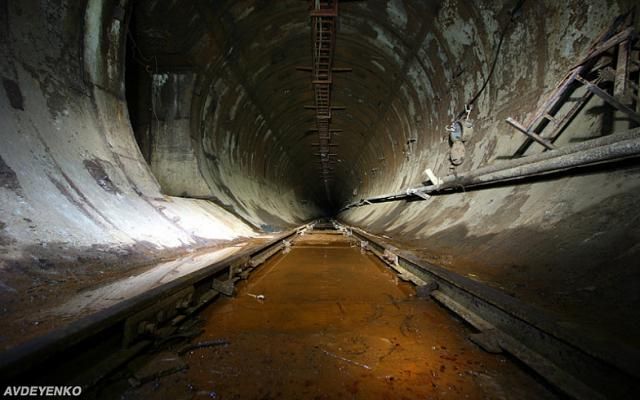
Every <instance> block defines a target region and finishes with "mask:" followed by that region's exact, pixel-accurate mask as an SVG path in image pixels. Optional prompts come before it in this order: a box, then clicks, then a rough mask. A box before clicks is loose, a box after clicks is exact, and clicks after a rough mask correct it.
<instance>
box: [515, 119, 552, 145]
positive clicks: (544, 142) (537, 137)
mask: <svg viewBox="0 0 640 400" xmlns="http://www.w3.org/2000/svg"><path fill="white" fill-rule="evenodd" d="M506 121H507V123H508V124H509V125H511V126H513V127H514V128H516V129H517V130H519V131H520V132H522V133H524V134H525V135H527V136H529V137H530V138H531V139H533V140H535V141H536V142H538V143H540V144H541V145H543V146H544V147H546V148H547V149H549V150H553V149H555V146H554V145H552V144H551V143H549V141H548V140H547V139H544V138H542V137H540V135H538V134H537V133H535V132H533V131H530V130H528V129H527V128H525V127H524V126H522V125H520V123H518V122H517V121H515V120H514V119H513V118H511V117H509V118H507V119H506Z"/></svg>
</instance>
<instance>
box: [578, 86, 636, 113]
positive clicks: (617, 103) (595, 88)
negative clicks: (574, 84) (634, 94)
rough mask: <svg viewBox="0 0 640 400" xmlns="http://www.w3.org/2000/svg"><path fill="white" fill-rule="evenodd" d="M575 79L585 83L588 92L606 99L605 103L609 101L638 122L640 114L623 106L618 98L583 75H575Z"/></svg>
mask: <svg viewBox="0 0 640 400" xmlns="http://www.w3.org/2000/svg"><path fill="white" fill-rule="evenodd" d="M576 80H577V81H578V82H580V83H582V84H583V85H585V86H586V87H587V90H589V91H590V92H592V93H593V94H595V95H596V96H598V97H600V98H601V99H602V100H604V101H606V102H607V103H609V104H610V105H612V106H613V107H615V108H617V109H618V110H620V111H622V112H623V113H625V114H627V116H628V117H629V118H630V119H632V120H633V121H634V122H636V123H638V124H640V114H638V113H636V112H635V111H633V110H632V109H630V108H629V107H627V106H625V105H624V104H622V103H621V102H620V101H619V100H618V99H616V98H615V97H613V96H611V95H610V94H609V93H607V92H605V91H604V90H602V89H600V88H599V87H598V86H597V85H595V84H593V83H591V82H589V81H588V80H586V79H584V78H583V77H581V76H578V77H576Z"/></svg>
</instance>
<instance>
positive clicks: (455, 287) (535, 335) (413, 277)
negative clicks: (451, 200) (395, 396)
mask: <svg viewBox="0 0 640 400" xmlns="http://www.w3.org/2000/svg"><path fill="white" fill-rule="evenodd" d="M338 225H339V224H338ZM343 230H345V231H347V232H348V234H351V235H353V236H355V237H357V238H358V239H360V240H361V245H362V246H363V247H365V248H368V249H369V250H371V251H372V252H373V253H374V254H375V255H376V256H378V257H379V258H380V259H381V260H382V261H383V262H385V263H387V264H388V265H390V266H391V267H392V268H393V269H395V270H396V271H397V272H398V273H399V274H400V277H401V278H403V279H407V280H410V281H413V282H414V283H416V282H417V283H418V285H419V286H420V285H425V287H429V288H430V292H429V295H430V296H431V297H432V298H433V299H435V300H436V301H438V302H439V303H440V304H442V305H443V306H445V307H446V308H448V309H449V310H451V311H453V312H454V313H455V314H457V315H458V316H460V317H461V318H462V319H464V320H465V321H467V322H468V323H469V324H470V325H472V326H473V327H474V328H476V329H477V330H479V331H480V332H481V333H480V334H479V335H480V336H481V337H482V338H481V339H480V341H481V342H488V343H493V345H494V346H497V351H499V352H501V351H504V352H507V353H509V354H511V355H513V356H514V357H516V358H518V359H519V360H521V361H522V362H523V363H525V364H526V365H527V366H529V367H530V368H531V369H533V370H534V371H535V372H536V373H538V374H539V375H540V376H542V377H543V378H544V379H546V380H547V381H548V382H549V383H551V384H552V385H554V386H555V387H557V388H558V389H559V390H561V391H562V392H564V393H565V394H567V395H569V396H570V397H572V398H576V399H606V398H632V397H633V396H634V393H639V392H640V380H639V378H640V363H639V361H640V352H639V351H638V350H637V349H636V348H631V347H629V346H626V345H624V344H622V343H619V342H616V341H610V340H606V341H605V340H602V339H596V338H594V337H590V336H589V334H588V333H587V334H585V332H584V331H583V330H577V329H568V328H566V327H563V326H560V325H558V324H557V323H556V321H555V319H554V317H553V316H551V315H549V314H547V313H545V312H544V311H543V310H541V309H539V308H537V307H534V306H531V305H529V304H526V303H524V302H522V301H520V300H518V299H516V298H513V297H511V296H508V295H507V294H506V293H503V292H501V291H499V290H497V289H494V288H492V287H489V286H487V285H484V284H482V283H480V282H477V281H474V280H472V279H470V278H467V277H464V276H462V275H459V274H457V273H455V272H453V271H450V270H447V269H445V268H443V267H440V266H437V265H434V264H431V263H429V262H426V261H424V260H420V259H418V258H417V257H415V256H414V255H412V254H410V253H407V252H404V251H402V250H399V249H397V248H396V247H394V246H392V245H389V244H388V243H385V242H384V240H382V239H380V238H378V237H376V236H373V235H371V234H370V233H367V232H365V231H363V230H361V229H358V228H354V227H349V226H347V225H343ZM475 336H476V337H477V336H478V334H476V335H475ZM476 340H477V339H476ZM476 340H474V341H476ZM481 347H483V348H484V347H485V346H482V345H481ZM489 347H491V346H489Z"/></svg>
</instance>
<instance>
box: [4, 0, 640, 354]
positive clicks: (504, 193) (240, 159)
mask: <svg viewBox="0 0 640 400" xmlns="http://www.w3.org/2000/svg"><path fill="white" fill-rule="evenodd" d="M116 3H117V2H110V1H103V0H90V1H88V2H86V4H84V2H78V3H73V2H65V1H63V2H40V3H37V2H27V3H24V4H23V3H21V2H10V3H9V2H7V3H6V4H3V5H2V6H0V22H2V23H1V24H0V33H2V34H1V35H0V55H1V58H0V75H1V76H2V80H3V89H2V90H0V115H1V116H2V118H0V140H1V143H2V146H0V272H2V275H0V293H2V296H5V297H6V298H8V299H12V301H16V302H18V300H20V301H25V302H28V303H29V304H30V306H31V307H36V304H38V302H45V301H47V299H46V298H40V297H38V293H37V290H38V288H39V287H49V289H51V290H52V292H47V293H53V292H54V291H53V289H52V288H55V287H56V285H57V283H56V282H57V281H58V280H59V281H62V280H63V279H65V280H69V279H72V278H70V277H72V274H74V273H76V274H77V271H79V270H81V268H82V264H85V262H86V264H87V265H86V270H85V272H83V273H81V274H79V275H83V274H85V275H86V277H85V278H80V280H83V279H86V282H94V283H95V281H96V280H97V279H106V278H103V277H101V276H100V275H99V274H98V273H97V272H95V271H101V270H102V269H101V268H102V267H103V266H109V268H108V274H109V279H114V280H115V279H118V278H122V277H123V276H124V274H126V271H129V268H133V267H134V266H140V265H149V263H151V262H153V261H154V260H155V261H158V260H159V259H162V258H163V257H173V258H175V257H178V256H179V255H181V254H184V252H185V251H187V250H188V249H193V248H198V249H200V248H206V247H207V246H209V247H215V246H224V244H225V243H226V244H228V245H231V243H235V242H234V241H238V240H244V238H250V237H255V236H256V235H258V234H259V233H260V232H271V231H277V230H282V229H284V228H286V227H290V226H293V225H296V224H299V223H301V222H302V221H306V220H309V219H311V218H314V217H316V216H318V215H320V214H322V213H323V212H325V213H328V214H331V212H332V211H333V210H334V209H337V208H338V207H339V206H341V205H343V204H345V203H348V202H351V201H354V200H357V199H359V198H365V197H368V196H371V195H378V194H381V193H388V192H394V191H399V190H403V189H405V188H407V187H408V186H413V185H416V184H419V183H420V182H421V181H422V180H423V179H424V176H423V171H424V170H425V168H430V169H432V170H433V171H434V173H435V174H436V175H438V176H443V175H446V174H449V173H450V172H452V171H451V170H450V164H449V162H448V160H447V157H448V151H449V143H448V139H447V132H446V130H445V129H444V128H445V126H446V125H448V124H450V123H451V120H452V118H453V117H454V116H455V115H456V114H457V113H459V112H460V111H461V110H463V109H464V105H465V104H466V103H467V102H469V101H470V99H471V97H472V96H473V95H474V94H475V93H476V92H477V90H478V89H479V88H480V87H481V86H482V84H483V81H484V79H485V78H486V77H487V74H488V73H489V69H490V65H491V62H492V60H493V57H494V56H495V54H496V53H495V52H496V47H497V43H498V40H499V38H500V35H501V34H502V33H503V32H504V41H503V44H502V47H501V51H500V53H499V54H498V56H497V62H496V68H495V71H494V74H493V75H492V77H491V81H490V82H489V84H488V85H487V88H486V90H485V91H484V92H483V93H482V94H481V95H480V96H479V97H478V100H477V101H476V103H475V104H474V108H473V111H472V112H471V114H470V118H472V120H473V121H474V123H475V125H474V136H473V137H471V138H470V139H469V141H468V142H467V144H466V154H467V159H466V161H465V163H464V164H463V165H462V166H461V167H459V168H458V169H457V171H468V170H471V169H474V168H477V167H479V166H484V165H488V164H491V163H497V162H500V160H501V159H502V158H504V157H506V156H509V155H510V154H512V153H513V152H514V151H515V149H516V148H517V147H518V146H519V145H520V144H521V143H522V141H523V140H524V138H523V137H522V135H521V134H520V133H518V132H516V131H514V130H513V129H511V128H509V126H508V125H507V124H506V123H504V119H505V118H507V117H513V118H515V119H517V120H519V121H525V120H527V118H529V117H530V116H531V115H532V113H533V111H534V110H535V109H536V108H537V106H538V105H539V104H541V103H542V102H543V101H544V99H545V96H546V94H548V93H549V92H550V91H551V90H552V89H553V88H554V87H555V85H556V84H557V82H558V81H559V80H560V79H561V78H562V77H563V76H564V74H565V73H566V72H567V69H568V68H569V67H570V66H571V65H573V63H574V62H575V60H576V59H577V58H578V57H579V56H580V55H582V54H583V53H584V51H585V50H586V49H587V47H588V46H589V44H590V43H591V41H592V40H593V39H594V38H595V37H596V36H597V35H598V34H599V33H600V32H601V31H602V29H603V28H604V27H606V26H607V25H608V24H609V23H610V22H611V20H612V19H613V18H614V17H615V16H616V15H618V14H620V13H622V12H623V11H625V10H628V9H629V8H630V7H631V5H633V3H632V2H631V1H627V0H617V1H614V0H591V1H588V2H583V1H578V0H571V1H568V2H553V1H550V0H549V1H536V2H533V1H527V2H525V3H524V6H523V8H522V9H521V10H520V11H519V12H518V13H517V15H514V17H513V21H512V22H511V23H509V21H510V19H511V11H512V8H513V4H512V2H507V1H498V2H495V1H485V0H481V1H477V2H472V3H469V2H464V1H461V0H448V1H442V2H425V1H418V0H371V1H367V2H349V3H344V4H343V5H341V9H340V15H341V17H340V18H341V19H340V30H339V32H338V39H337V43H336V49H337V50H336V60H335V64H336V66H338V67H352V68H353V72H352V73H350V74H344V75H342V74H341V75H338V76H336V78H335V80H336V81H335V90H334V99H333V100H334V102H335V104H340V105H345V106H347V111H344V112H336V114H335V117H334V120H333V122H332V124H333V125H335V127H336V128H340V129H343V130H344V132H342V133H341V134H340V135H339V136H337V137H336V139H335V140H336V143H338V144H339V146H340V147H339V150H338V154H339V156H338V159H339V161H338V163H337V165H336V171H335V176H336V177H337V178H338V179H337V180H336V183H335V185H334V187H333V188H332V193H333V198H331V199H325V198H324V193H323V191H322V188H321V186H320V185H318V184H317V183H318V179H317V173H316V169H315V167H314V165H313V161H314V160H313V157H312V156H311V153H312V150H311V144H312V143H313V141H314V140H315V139H314V137H313V135H310V134H308V130H309V129H310V128H311V127H312V123H313V119H312V114H311V113H310V112H308V111H305V110H304V109H303V106H304V105H308V104H312V102H313V98H312V90H311V88H310V87H309V83H308V76H307V75H305V73H304V72H299V71H295V67H296V66H305V65H308V63H309V62H310V59H311V55H310V49H309V46H308V41H309V35H310V30H309V27H308V24H307V23H306V21H307V17H308V10H307V5H306V3H305V2H301V1H297V0H282V1H278V2H264V1H254V0H245V1H231V0H225V1H215V2H209V1H205V0H197V1H172V2H158V1H136V2H135V4H133V3H130V4H129V3H128V2H126V1H124V2H120V3H119V4H120V5H122V7H121V6H120V5H118V4H116ZM85 6H86V7H85ZM123 10H124V11H123ZM122 13H125V15H126V16H128V15H129V14H127V13H131V14H132V15H134V17H132V18H133V19H134V20H135V22H132V24H134V25H130V26H131V27H132V35H133V36H134V37H135V39H136V45H135V48H132V47H131V46H130V48H129V49H127V44H126V42H125V37H126V34H125V33H126V25H125V24H126V18H125V19H122V18H117V16H118V15H120V14H122ZM82 26H84V31H83V30H82V29H80V28H79V27H82ZM126 57H129V61H130V62H131V64H125V62H126V60H125V58H126ZM125 65H126V66H127V67H129V68H130V69H129V71H128V72H127V69H126V68H125ZM132 69H133V70H134V71H137V72H136V73H137V74H138V75H137V77H138V78H136V79H138V81H137V82H138V83H139V88H138V92H135V91H134V95H133V97H131V96H132V94H131V92H127V91H125V82H126V78H127V74H131V73H132V72H131V71H132ZM134 80H135V79H134ZM128 89H131V87H130V86H129V87H128ZM127 101H128V102H129V103H127ZM134 102H135V103H136V104H137V106H136V107H133V103H134ZM132 121H135V123H134V126H133V128H134V129H135V135H134V133H133V132H132V126H131V122H132ZM612 121H613V122H612ZM630 126H631V124H630V123H629V121H628V120H626V119H624V118H622V116H621V115H617V114H614V115H609V116H607V115H606V109H605V108H604V107H603V104H602V102H601V101H597V100H595V99H594V100H591V101H590V103H589V104H587V106H586V107H585V109H584V110H583V111H582V112H581V114H580V115H578V117H577V118H576V119H575V120H574V121H572V123H571V125H570V126H569V127H568V129H567V131H566V132H564V133H563V135H562V136H561V138H560V139H559V141H558V142H557V144H558V145H563V144H568V143H573V142H577V141H581V140H586V139H588V138H591V137H596V136H600V135H606V134H611V133H613V132H614V131H616V130H624V129H628V128H629V127H630ZM136 138H137V139H138V142H136ZM541 150H542V149H541V148H540V146H537V145H534V146H532V147H531V149H530V150H529V154H531V153H535V152H540V151H541ZM145 157H146V159H145ZM591 172H594V173H591ZM591 172H590V173H587V174H580V175H576V176H571V177H567V178H563V179H559V180H555V179H542V180H538V181H536V182H533V183H528V184H524V185H517V186H511V187H496V188H491V189H488V190H483V191H470V192H465V193H459V194H455V195H451V196H446V197H444V196H442V197H433V198H432V199H430V200H429V201H425V202H414V203H409V204H405V203H394V204H384V205H376V206H368V207H363V208H360V209H354V210H350V211H348V212H346V213H343V214H341V215H340V216H339V217H340V218H341V219H343V220H344V221H346V222H347V223H349V224H352V225H356V226H360V227H362V228H364V229H366V230H369V231H371V232H374V233H377V234H380V235H385V236H386V237H389V238H391V239H392V240H394V241H395V242H396V243H398V244H399V245H402V246H405V247H409V248H411V249H413V251H415V252H416V253H417V254H419V255H420V256H422V257H424V258H425V259H428V260H431V261H434V262H437V263H438V264H441V265H443V266H446V267H448V268H451V269H452V270H455V271H458V272H460V273H463V274H465V275H468V276H471V277H473V278H474V279H478V280H481V281H483V282H485V283H487V284H489V285H492V286H495V287H497V288H499V289H501V290H504V291H505V292H507V293H509V294H511V295H513V296H516V297H519V298H522V299H524V300H526V301H528V302H531V303H534V304H536V305H538V306H540V307H542V308H544V309H545V310H547V311H550V312H554V313H556V314H557V315H558V318H559V319H561V320H562V321H564V323H566V324H575V325H579V326H584V327H586V328H588V330H589V331H590V332H593V333H594V334H598V335H600V334H601V335H603V336H607V337H612V336H616V337H624V340H628V341H629V342H633V344H634V345H637V339H634V337H635V338H637V337H639V336H638V333H640V329H639V327H638V326H637V324H636V322H635V320H636V319H635V318H634V315H633V313H634V310H637V307H638V306H640V304H639V299H638V295H637V292H638V290H637V288H638V286H639V285H640V277H639V275H640V273H639V271H638V264H637V256H638V251H640V249H639V248H638V245H637V243H639V242H640V232H639V230H638V229H639V228H638V226H639V225H638V223H637V222H638V215H639V214H638V210H637V207H636V205H637V204H638V202H639V201H640V199H639V197H640V184H639V183H638V182H639V181H640V179H638V178H639V174H640V171H639V170H638V167H637V165H635V164H633V163H627V164H625V165H623V166H621V167H619V168H618V169H616V170H611V171H591ZM123 252H124V253H123ZM125 255H128V256H126V257H124V259H120V257H123V256H125ZM127 257H130V258H127ZM101 260H102V261H101ZM91 271H94V272H93V274H92V272H91ZM29 282H35V283H32V284H29ZM83 282H84V281H83ZM61 285H63V284H62V283H61ZM83 288H85V289H86V287H83ZM34 293H35V294H34ZM30 296H32V297H30ZM3 298H4V297H3ZM31 299H33V300H31ZM16 304H18V303H16ZM611 304H615V305H616V309H617V310H618V312H616V313H610V312H607V310H608V307H610V305H611ZM10 312H11V310H9V308H7V307H5V309H4V310H3V313H4V314H3V315H7V314H9V313H10Z"/></svg>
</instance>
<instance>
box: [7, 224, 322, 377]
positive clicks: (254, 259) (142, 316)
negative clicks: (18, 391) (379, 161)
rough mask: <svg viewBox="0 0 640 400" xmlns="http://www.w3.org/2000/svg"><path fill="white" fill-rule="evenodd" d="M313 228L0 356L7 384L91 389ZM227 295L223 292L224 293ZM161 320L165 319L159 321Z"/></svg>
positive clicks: (301, 229) (287, 235)
mask: <svg viewBox="0 0 640 400" xmlns="http://www.w3.org/2000/svg"><path fill="white" fill-rule="evenodd" d="M312 226H313V223H310V224H307V225H302V226H300V227H298V228H296V229H292V230H289V231H287V232H285V233H283V234H281V235H278V236H277V237H275V238H274V239H272V240H270V241H268V242H267V243H265V244H263V245H261V246H260V247H258V248H252V249H247V250H244V251H240V252H238V253H236V254H234V255H232V256H230V257H227V258H225V259H223V260H220V261H218V262H216V263H214V264H212V265H209V266H208V267H205V268H202V269H199V270H197V271H194V272H192V273H190V274H187V275H185V276H182V277H180V278H177V279H175V280H173V281H171V282H168V283H166V284H164V285H162V286H159V287H156V288H153V289H151V290H149V291H147V292H144V293H142V294H140V295H138V296H135V297H133V298H130V299H127V300H124V301H122V302H120V303H118V304H116V305H114V306H112V307H109V308H107V309H104V310H101V311H99V312H96V313H94V314H91V315H89V316H87V317H85V318H82V319H80V320H77V321H74V322H72V323H70V324H68V325H66V326H64V327H61V328H58V329H56V330H53V331H51V332H49V333H47V334H45V335H44V336H40V337H36V338H34V339H32V340H30V341H28V342H26V343H24V344H21V345H18V346H16V347H13V348H10V349H9V350H6V351H4V352H3V353H0V383H2V384H11V385H16V384H27V385H34V384H56V385H61V384H74V385H78V386H84V387H90V386H92V385H94V384H95V383H96V382H98V381H100V380H101V379H102V378H104V377H105V376H106V375H108V374H109V373H111V372H112V371H113V370H115V369H117V368H118V367H119V366H121V365H123V364H124V363H126V362H127V361H128V360H130V359H131V358H132V357H134V356H135V355H136V354H138V353H140V352H141V351H142V350H144V349H145V348H146V347H147V346H149V345H150V344H151V343H152V340H153V339H154V335H166V334H171V332H172V331H175V329H177V327H178V326H179V324H180V323H182V321H184V320H185V319H186V318H187V317H188V316H190V315H192V314H194V313H195V312H196V311H198V310H199V309H200V308H201V307H203V306H204V305H206V304H207V303H209V302H210V301H212V300H213V299H215V298H216V297H218V296H219V295H220V294H221V293H223V292H222V291H221V290H218V289H219V286H220V284H221V283H222V284H223V285H225V286H226V287H228V288H230V289H231V290H232V289H233V284H234V283H235V281H237V280H238V279H246V277H247V276H248V274H249V273H250V272H251V271H252V270H253V269H254V268H256V267H257V266H258V265H260V264H261V263H263V262H265V261H266V260H267V259H268V258H270V257H272V256H273V255H275V254H276V253H277V252H278V251H279V250H281V249H283V248H284V247H285V246H286V244H285V241H286V240H288V239H290V238H292V237H294V236H296V235H298V234H300V233H302V232H304V231H306V230H307V229H309V228H310V227H312ZM223 294H224V293H223ZM160 315H162V316H163V318H162V319H158V318H159V316H160Z"/></svg>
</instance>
